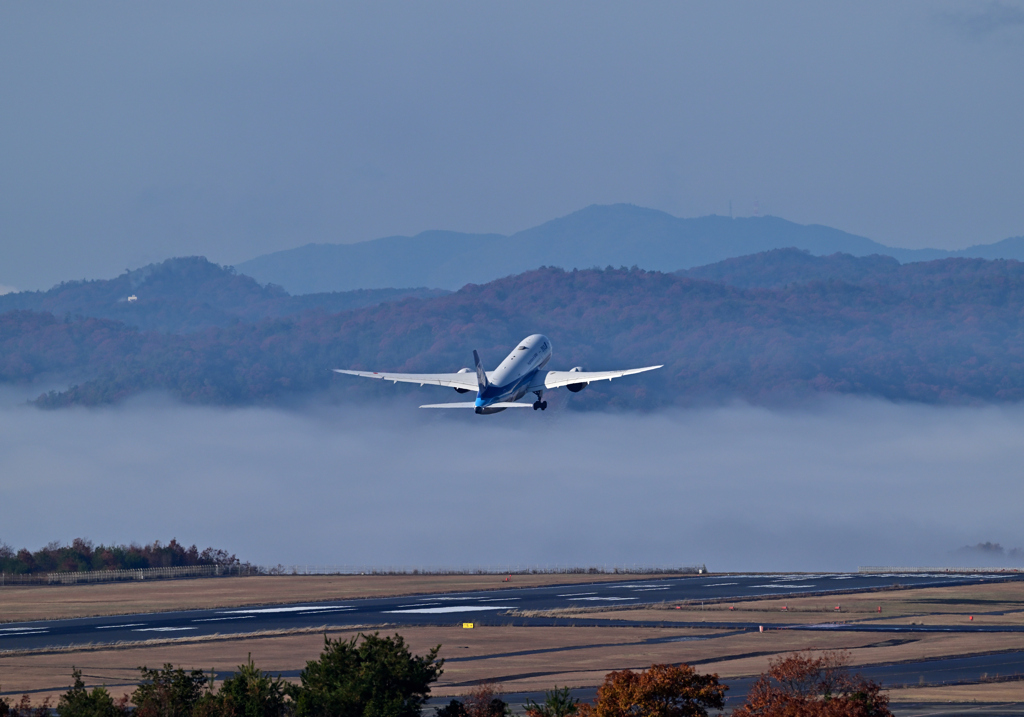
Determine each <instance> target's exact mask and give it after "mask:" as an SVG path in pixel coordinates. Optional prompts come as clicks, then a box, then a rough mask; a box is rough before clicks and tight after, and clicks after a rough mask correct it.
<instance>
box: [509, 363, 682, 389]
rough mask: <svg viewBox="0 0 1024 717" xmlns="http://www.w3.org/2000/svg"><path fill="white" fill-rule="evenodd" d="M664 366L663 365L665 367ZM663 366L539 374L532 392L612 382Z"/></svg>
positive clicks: (532, 385) (531, 387) (532, 386)
mask: <svg viewBox="0 0 1024 717" xmlns="http://www.w3.org/2000/svg"><path fill="white" fill-rule="evenodd" d="M663 365H664V364H662V366H663ZM656 368H661V366H645V367H644V368H627V369H626V370H625V371H547V372H543V371H541V372H539V373H538V374H537V378H536V379H535V380H534V382H533V383H532V384H531V385H530V389H529V390H531V391H534V390H537V389H541V388H558V387H559V386H568V385H569V384H570V383H593V382H594V381H611V380H612V379H613V378H619V377H620V376H631V375H632V374H634V373H643V372H644V371H653V370H654V369H656Z"/></svg>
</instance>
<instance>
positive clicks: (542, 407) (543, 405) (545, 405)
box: [540, 401, 548, 411]
mask: <svg viewBox="0 0 1024 717" xmlns="http://www.w3.org/2000/svg"><path fill="white" fill-rule="evenodd" d="M540 410H542V411H546V410H548V402H547V401H541V402H540Z"/></svg>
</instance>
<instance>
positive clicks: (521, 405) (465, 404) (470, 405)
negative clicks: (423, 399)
mask: <svg viewBox="0 0 1024 717" xmlns="http://www.w3.org/2000/svg"><path fill="white" fill-rule="evenodd" d="M532 407H533V404H532V403H492V404H490V405H489V406H488V408H532ZM420 408H476V404H475V403H474V402H473V401H462V402H460V403H428V404H427V405H426V406H420Z"/></svg>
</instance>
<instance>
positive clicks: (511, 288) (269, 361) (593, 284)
mask: <svg viewBox="0 0 1024 717" xmlns="http://www.w3.org/2000/svg"><path fill="white" fill-rule="evenodd" d="M723 264H724V265H723V266H720V267H719V269H718V270H719V272H720V277H721V278H724V279H729V280H732V281H736V282H744V283H746V284H747V285H749V286H751V287H754V288H742V287H740V286H736V285H732V286H730V285H727V284H725V283H721V282H712V281H707V280H704V279H695V278H690V277H686V276H679V275H677V274H665V273H660V272H649V271H643V270H639V269H633V270H627V269H615V270H582V271H570V272H567V271H563V270H561V269H542V270H535V271H531V272H527V273H524V274H520V275H517V276H512V277H506V278H503V279H500V280H497V281H494V282H490V283H488V284H484V285H472V286H467V287H465V288H463V289H461V290H460V291H458V292H455V293H453V294H449V295H446V296H441V297H438V298H433V299H423V300H407V301H398V302H391V303H385V304H379V305H377V306H373V307H368V308H364V309H359V310H356V311H349V312H344V313H339V314H328V313H324V312H315V313H314V312H305V313H300V314H296V315H294V316H285V317H281V318H275V319H264V320H262V321H258V322H256V323H246V322H237V323H234V324H232V325H230V326H227V327H225V328H210V329H208V330H206V331H202V332H194V333H188V334H167V333H155V332H140V331H138V330H135V329H132V328H129V327H127V326H125V325H124V324H121V323H118V322H114V321H109V320H104V319H91V318H90V319H80V320H79V319H74V318H71V319H64V320H62V319H61V318H55V317H54V316H53V315H51V314H48V313H38V312H29V311H12V312H7V313H3V314H0V382H25V381H30V380H32V379H33V378H35V377H37V376H39V375H41V374H44V373H49V374H50V375H74V376H77V377H79V378H78V380H79V383H78V384H77V385H75V386H72V387H71V388H69V389H68V390H67V391H64V392H61V393H54V394H48V395H47V396H45V397H43V398H42V399H41V400H40V401H39V403H40V405H44V406H65V405H72V404H97V403H107V402H112V401H117V400H120V399H122V398H124V397H126V396H130V395H132V394H134V393H138V392H140V391H145V390H154V389H156V390H165V391H168V392H170V393H171V394H172V395H175V396H178V397H179V398H181V399H183V400H186V401H192V402H201V403H217V404H251V403H270V402H275V401H285V400H289V397H292V396H295V395H301V394H304V393H307V394H308V393H311V392H315V393H322V394H326V393H329V392H334V393H335V398H336V399H337V400H343V401H347V402H353V403H355V402H359V401H365V400H374V399H380V398H382V397H399V398H401V397H402V396H405V397H406V398H408V400H409V410H415V409H414V406H415V405H418V404H417V400H418V399H424V400H421V401H419V402H420V403H422V402H425V401H426V400H436V401H444V400H445V396H446V391H444V390H440V389H433V390H428V389H427V388H423V389H420V388H418V387H409V386H404V385H403V386H392V385H390V384H389V385H382V384H381V383H380V382H370V381H359V380H356V379H353V378H351V377H344V376H338V375H336V374H332V373H331V372H330V371H328V370H327V369H330V368H336V367H348V368H363V369H370V370H381V369H386V370H393V371H410V372H426V371H451V370H454V369H457V368H460V367H463V366H466V365H467V364H469V363H470V362H471V359H470V356H471V353H470V352H471V350H472V349H478V350H479V351H480V354H481V356H482V358H483V359H484V361H485V363H486V364H487V365H488V366H494V365H495V364H496V363H497V362H498V361H499V360H500V359H501V358H502V357H503V356H504V355H505V353H506V352H507V351H508V349H509V347H510V346H511V345H512V344H513V342H514V341H517V340H518V339H519V338H521V337H522V336H525V335H527V334H530V333H534V332H538V331H539V332H543V333H545V334H547V335H548V336H549V337H550V339H551V341H552V344H553V345H554V350H555V359H554V361H553V362H552V367H553V368H558V367H571V366H583V367H585V368H587V369H591V370H600V369H603V368H613V367H627V366H644V365H650V364H655V363H658V364H665V368H664V369H662V370H659V371H654V372H652V373H650V374H645V375H643V376H642V377H633V378H630V379H623V380H622V381H615V382H612V383H601V384H595V385H593V386H591V387H589V388H588V389H587V390H586V391H583V392H582V393H580V394H578V395H573V396H571V397H567V396H565V395H564V394H563V395H561V396H559V394H557V393H556V394H554V395H553V398H552V400H554V401H555V402H556V403H555V407H557V405H558V402H561V401H568V402H569V403H570V404H571V405H572V406H574V407H576V408H587V407H591V408H600V409H607V408H608V407H614V406H633V407H647V408H650V407H656V406H667V405H686V404H694V403H700V402H706V401H719V400H732V399H735V398H741V399H744V400H747V401H751V402H758V403H767V402H779V401H793V400H801V399H805V398H807V397H810V396H814V395H821V394H854V395H861V396H875V397H881V398H886V399H891V400H900V401H921V402H930V403H964V402H984V401H1000V402H1005V401H1022V400H1024V323H1022V322H1021V320H1020V317H1021V316H1022V315H1024V264H1022V263H1020V262H1017V261H1005V260H1000V261H986V260H981V259H944V260H940V261H932V262H922V263H912V264H904V265H894V264H893V262H891V261H889V260H879V259H878V258H876V257H868V258H865V259H856V258H851V257H843V256H838V257H836V256H831V257H825V258H824V259H821V260H818V259H817V258H815V257H811V258H810V261H807V257H806V256H801V255H800V254H799V253H794V252H769V253H768V254H764V255H761V256H760V257H748V258H747V259H746V268H744V267H743V266H741V264H742V262H728V263H723ZM726 264H727V265H726ZM759 266H760V267H761V268H763V267H765V266H774V267H776V269H774V270H775V271H779V272H781V275H784V276H786V277H787V278H784V279H781V278H780V279H778V280H771V279H770V278H768V277H769V274H770V272H767V271H761V270H760V269H759V268H758V267H759ZM828 267H832V268H828ZM823 269H824V270H827V271H823ZM843 272H845V275H846V278H839V277H838V274H841V273H843ZM847 279H850V280H847ZM755 284H759V285H766V284H767V285H772V286H774V287H775V288H758V287H757V286H754V285H755ZM780 284H781V286H780ZM410 393H414V394H416V395H415V396H410V395H409V394H410ZM447 395H448V397H449V399H448V400H456V396H455V394H454V393H453V392H448V393H447ZM403 400H404V399H403Z"/></svg>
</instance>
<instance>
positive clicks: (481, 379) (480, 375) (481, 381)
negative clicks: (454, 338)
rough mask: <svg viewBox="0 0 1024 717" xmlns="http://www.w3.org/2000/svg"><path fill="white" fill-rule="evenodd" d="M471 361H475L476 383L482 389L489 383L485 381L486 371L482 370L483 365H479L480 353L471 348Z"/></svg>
mask: <svg viewBox="0 0 1024 717" xmlns="http://www.w3.org/2000/svg"><path fill="white" fill-rule="evenodd" d="M473 361H474V362H475V363H476V385H477V386H479V387H480V390H481V391H483V390H484V389H485V388H487V387H488V386H489V385H490V384H489V383H487V372H486V371H484V367H483V366H481V365H480V354H478V353H477V352H476V349H473Z"/></svg>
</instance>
